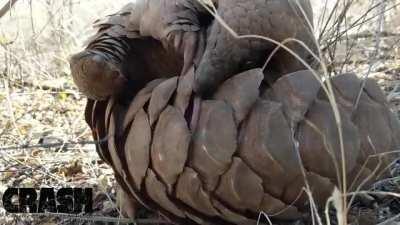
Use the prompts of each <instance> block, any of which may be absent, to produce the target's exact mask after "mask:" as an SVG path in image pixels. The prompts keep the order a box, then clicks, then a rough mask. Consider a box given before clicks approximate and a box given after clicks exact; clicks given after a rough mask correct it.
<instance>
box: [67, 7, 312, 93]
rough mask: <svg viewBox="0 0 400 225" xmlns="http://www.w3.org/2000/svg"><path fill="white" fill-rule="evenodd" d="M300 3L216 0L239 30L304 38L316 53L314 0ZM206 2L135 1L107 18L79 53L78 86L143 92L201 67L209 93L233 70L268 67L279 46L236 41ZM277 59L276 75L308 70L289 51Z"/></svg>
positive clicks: (199, 80) (200, 82)
mask: <svg viewBox="0 0 400 225" xmlns="http://www.w3.org/2000/svg"><path fill="white" fill-rule="evenodd" d="M204 2H205V1H204ZM298 2H299V5H296V3H293V2H291V1H289V0H281V1H277V0H256V1H244V0H222V1H221V0H213V1H212V3H213V4H214V6H215V7H217V9H218V14H219V15H221V17H222V18H223V19H224V20H225V21H226V22H227V23H228V25H229V26H230V27H232V28H233V30H235V31H236V32H238V33H239V34H258V35H263V36H268V37H270V38H272V39H275V40H277V41H283V40H284V39H286V38H297V39H299V40H301V41H303V42H304V43H305V44H306V45H308V46H310V48H311V49H312V50H314V49H315V47H314V45H313V44H314V37H313V35H312V30H311V28H310V27H308V26H307V24H308V23H307V21H306V19H305V18H306V17H307V19H308V20H309V21H312V10H311V6H310V3H309V1H308V0H299V1H298ZM208 6H209V5H208ZM206 7H207V6H206V5H204V4H202V3H200V0H152V1H150V0H138V1H136V2H134V3H129V4H128V5H126V6H125V7H124V8H123V9H122V10H121V11H120V12H118V13H117V14H114V15H111V16H110V17H109V18H108V20H107V21H105V22H99V23H98V26H97V27H98V28H99V32H98V34H97V35H96V36H95V37H94V38H92V40H91V41H90V44H89V45H88V47H87V49H86V50H85V51H83V52H81V53H78V54H76V55H74V56H73V57H72V58H71V61H70V63H71V70H72V75H73V78H74V81H75V83H76V84H77V86H78V88H79V89H80V90H81V91H82V92H83V93H84V94H86V95H87V96H88V97H89V98H92V99H105V98H107V97H108V96H110V95H113V94H117V93H119V92H121V90H126V89H127V88H126V86H129V89H128V90H129V91H130V92H131V93H135V90H132V89H136V88H138V87H143V84H145V83H147V82H148V81H150V80H152V79H154V78H156V77H169V76H172V75H177V74H185V73H186V72H187V71H188V70H189V68H190V67H191V66H192V65H193V64H194V67H196V68H197V71H196V79H195V84H196V90H197V91H198V92H199V93H202V92H205V90H209V89H210V90H212V89H213V88H214V87H215V86H216V85H217V84H218V83H220V82H221V81H222V80H224V79H226V78H227V77H229V76H230V75H232V74H236V73H238V72H241V71H242V70H245V69H251V68H254V67H260V66H262V64H263V62H265V59H266V58H267V57H268V55H269V53H271V52H272V50H273V49H274V48H275V45H274V44H271V43H267V42H265V41H260V40H254V39H252V40H240V41H238V40H236V39H235V38H234V37H233V36H232V35H231V34H229V32H228V31H227V30H226V29H224V28H223V27H222V26H221V25H220V23H219V22H217V21H214V22H212V19H213V17H212V15H211V14H210V13H209V11H208V10H207V8H206ZM300 7H301V8H302V9H303V10H299V9H300ZM210 8H211V7H210ZM303 12H304V14H303ZM283 21H284V23H282V22H283ZM288 46H289V47H290V48H291V49H293V50H294V51H295V52H296V53H297V54H299V55H300V57H302V58H304V59H307V58H308V57H309V55H310V54H307V51H306V50H304V49H303V48H301V47H300V46H298V45H295V44H293V43H289V44H288ZM204 50H205V52H204ZM203 52H204V56H203ZM274 59H276V60H273V61H272V63H271V64H272V66H270V67H268V70H269V71H268V74H269V75H268V76H272V77H271V78H270V79H272V80H273V79H275V78H273V74H274V73H273V72H275V74H282V73H287V72H293V71H296V70H299V69H303V68H304V66H303V65H302V64H301V63H299V62H298V61H297V60H296V59H295V58H293V57H291V56H290V54H288V53H287V52H286V51H278V53H277V56H276V57H274ZM271 71H272V72H271ZM271 74H272V75H271Z"/></svg>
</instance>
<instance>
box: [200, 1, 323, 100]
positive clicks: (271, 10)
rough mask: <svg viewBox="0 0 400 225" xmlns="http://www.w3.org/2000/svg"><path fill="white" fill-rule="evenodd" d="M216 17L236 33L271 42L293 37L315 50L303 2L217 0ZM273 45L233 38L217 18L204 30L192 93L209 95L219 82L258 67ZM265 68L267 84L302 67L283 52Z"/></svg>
mask: <svg viewBox="0 0 400 225" xmlns="http://www.w3.org/2000/svg"><path fill="white" fill-rule="evenodd" d="M217 13H218V15H219V16H220V18H221V19H222V20H223V21H224V22H225V23H226V24H227V25H228V26H229V27H230V28H231V29H232V30H233V31H235V32H236V33H237V34H238V35H260V36H264V37H268V38H270V39H273V40H275V41H277V42H283V41H284V40H285V39H287V38H295V39H298V40H299V41H302V42H303V43H304V44H305V45H307V46H308V47H309V48H310V50H311V51H313V52H316V42H315V38H314V35H313V30H312V21H313V12H312V7H311V4H310V1H309V0H298V1H292V0H252V1H247V0H219V1H218V8H217ZM285 45H286V46H287V47H289V48H290V49H291V50H293V51H294V52H295V53H296V54H298V55H299V57H301V58H302V59H304V60H305V61H306V62H307V63H310V64H312V62H313V60H312V59H313V58H312V57H311V53H310V52H308V51H307V50H305V49H304V48H303V47H302V46H301V45H300V44H297V43H295V42H288V43H286V44H285ZM276 46H277V45H276V44H273V43H271V42H268V41H265V40H261V39H255V38H247V39H237V38H235V37H234V36H233V35H232V34H231V33H230V32H229V31H228V30H227V29H226V28H225V27H224V26H223V25H221V23H220V22H219V21H218V20H214V21H213V24H212V25H211V27H210V30H209V35H208V39H207V47H206V50H205V52H204V55H203V57H202V59H201V62H200V65H198V68H197V71H196V80H195V89H196V91H197V92H198V93H200V94H204V93H212V91H213V90H214V89H215V88H216V87H217V86H218V84H220V83H221V82H222V81H223V80H225V79H227V78H228V77H230V76H232V75H234V74H237V73H239V72H243V71H244V70H248V69H252V68H256V67H261V66H263V64H264V63H265V62H266V59H267V58H268V56H269V55H270V54H271V53H272V52H273V51H274V49H275V47H276ZM273 59H276V60H272V61H271V63H269V65H268V66H267V70H268V74H269V75H268V76H270V77H268V80H270V81H273V80H275V79H276V78H277V77H278V75H279V74H285V73H291V72H295V71H298V70H301V69H304V68H305V66H304V65H303V64H302V63H301V62H300V61H299V60H297V59H296V58H295V57H293V56H292V55H291V54H290V53H289V52H287V51H286V50H283V49H282V50H279V51H278V52H277V54H276V55H275V56H274V57H273Z"/></svg>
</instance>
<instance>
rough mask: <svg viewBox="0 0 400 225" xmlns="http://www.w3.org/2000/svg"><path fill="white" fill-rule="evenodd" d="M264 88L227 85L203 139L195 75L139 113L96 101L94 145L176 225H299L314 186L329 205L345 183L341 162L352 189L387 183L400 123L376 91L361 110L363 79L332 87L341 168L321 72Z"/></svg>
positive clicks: (253, 83)
mask: <svg viewBox="0 0 400 225" xmlns="http://www.w3.org/2000/svg"><path fill="white" fill-rule="evenodd" d="M262 79H263V73H262V72H261V71H260V69H253V70H249V71H245V72H243V73H240V74H237V75H235V76H233V77H231V78H230V79H228V80H227V81H225V82H223V83H222V84H221V85H220V86H219V87H218V89H217V91H216V93H215V94H214V95H213V96H212V97H210V99H208V100H202V102H201V111H200V116H199V122H198V126H197V127H196V129H195V130H193V129H191V128H190V125H189V124H190V117H191V115H192V110H193V109H192V104H193V85H191V84H193V80H194V74H193V73H190V74H188V75H186V76H183V77H180V78H178V77H172V78H169V79H161V80H154V81H153V82H151V83H149V84H148V85H147V86H146V87H144V88H143V89H142V90H140V91H139V92H138V94H137V95H136V96H135V97H134V98H133V99H132V100H131V101H130V104H129V105H125V104H121V103H119V102H118V101H117V100H116V99H114V98H112V99H110V100H108V101H92V100H90V101H89V102H88V105H87V108H86V120H87V122H88V124H89V125H90V127H91V128H92V131H93V136H94V138H95V140H99V141H100V140H103V139H104V138H105V137H108V140H107V141H106V142H103V143H101V144H100V145H98V146H97V148H98V151H99V153H100V155H101V156H102V158H103V159H104V160H105V161H106V162H108V163H109V164H110V165H111V166H112V167H113V168H114V171H115V175H116V177H117V180H118V182H119V183H120V184H121V186H122V187H123V189H124V191H125V192H126V193H127V194H128V195H131V196H135V197H136V199H137V200H138V201H139V202H141V203H142V204H143V205H145V206H147V207H149V208H150V209H153V210H158V211H160V212H161V213H162V214H163V215H164V216H166V217H167V218H169V219H170V220H171V221H172V222H176V223H182V224H188V223H191V222H192V223H197V224H246V225H249V224H257V221H256V220H257V217H258V213H259V212H261V211H263V212H265V213H266V214H268V215H270V216H271V218H272V219H275V220H292V219H293V220H294V219H299V218H301V217H303V216H304V215H305V214H306V213H307V212H308V210H309V206H308V198H307V195H306V194H305V193H304V192H303V191H302V190H303V188H305V185H306V184H305V181H307V182H308V184H309V185H310V188H311V192H312V195H313V198H314V201H315V202H316V203H317V206H319V207H324V206H325V202H326V200H327V198H328V197H329V196H330V195H331V194H332V191H333V189H334V187H335V186H339V183H340V181H341V179H342V177H341V176H340V175H337V173H336V171H341V168H340V165H342V163H341V162H342V160H344V161H345V164H346V172H347V173H346V178H347V180H348V181H349V183H348V187H347V188H348V190H349V191H354V190H356V189H357V188H361V189H364V188H368V187H369V185H370V184H371V183H372V182H374V181H375V179H376V178H381V177H384V176H386V175H387V171H386V169H387V166H388V165H389V164H390V163H391V162H392V160H394V159H395V158H396V157H397V156H396V155H393V154H384V153H388V152H390V151H392V150H395V149H398V148H399V147H400V141H399V140H400V125H399V122H398V121H397V119H396V118H395V116H394V115H393V114H392V113H391V111H390V110H389V109H388V106H387V103H386V100H385V98H384V96H383V94H382V92H381V90H380V89H379V87H378V86H377V84H376V83H375V82H374V81H372V80H368V81H367V82H366V86H365V88H364V89H363V90H362V95H361V99H360V102H359V104H358V107H357V108H356V107H355V102H356V99H357V96H358V90H359V89H360V86H361V83H362V81H361V80H360V79H358V78H357V77H356V76H355V75H353V74H343V75H340V76H336V77H334V78H332V79H331V82H332V84H333V87H334V88H333V90H334V92H335V96H336V99H337V103H338V107H339V112H340V116H341V121H342V132H343V138H344V139H343V143H344V153H345V159H342V158H341V148H340V142H339V133H338V129H337V126H336V121H335V117H334V114H333V111H332V108H331V106H330V104H329V102H328V98H327V96H326V94H325V93H324V92H323V90H322V88H321V86H320V84H319V82H317V81H316V80H315V78H314V77H313V75H312V73H311V72H309V71H298V72H295V73H292V74H288V75H284V76H283V77H281V78H280V79H278V80H277V81H276V82H275V83H274V84H273V85H272V87H270V88H265V87H261V86H260V84H261V81H262ZM249 90H250V91H249ZM377 115H379V118H377ZM338 165H339V166H338ZM337 166H338V167H337ZM302 171H304V174H303V172H302ZM190 221H191V222H190Z"/></svg>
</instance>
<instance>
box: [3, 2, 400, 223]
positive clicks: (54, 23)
mask: <svg viewBox="0 0 400 225" xmlns="http://www.w3.org/2000/svg"><path fill="white" fill-rule="evenodd" d="M7 1H8V0H0V6H2V5H4V4H5V3H6V2H7ZM125 2H127V0H114V1H106V0H85V1H80V0H75V1H73V0H63V1H61V0H35V1H32V0H20V1H19V2H18V3H17V4H16V5H15V7H14V8H13V9H12V10H11V11H10V13H9V14H8V15H6V16H5V17H3V18H1V19H0V81H1V83H0V109H1V110H0V147H5V146H21V145H31V144H37V143H39V142H50V143H52V142H59V141H64V142H78V141H85V140H89V139H90V132H89V130H88V128H87V126H86V123H85V122H84V120H83V115H82V110H83V107H84V104H85V99H84V97H83V96H82V95H81V94H80V93H79V92H78V91H77V89H76V88H75V87H74V85H73V83H72V80H71V77H70V76H69V69H68V63H67V58H68V56H69V55H70V54H71V53H73V52H76V51H79V50H80V49H81V48H82V46H83V45H84V40H86V38H87V37H88V36H89V35H90V34H91V32H93V30H92V29H91V23H92V22H93V21H94V20H95V19H97V18H98V17H99V16H100V15H107V14H109V13H112V12H114V11H115V9H118V8H119V7H121V6H122V5H123V4H124V3H125ZM380 2H381V1H376V0H369V1H367V0H361V1H355V0H338V1H333V0H332V1H331V0H327V1H326V0H313V4H314V8H315V9H316V10H315V11H316V14H317V16H316V17H315V21H314V23H315V24H316V25H317V26H316V29H315V30H316V33H317V36H318V37H319V40H318V41H319V43H320V46H321V61H322V62H323V65H325V66H326V71H325V73H326V74H325V75H331V74H335V73H343V72H349V71H350V72H356V73H357V74H360V75H361V76H365V77H366V76H369V77H372V78H375V79H377V81H378V82H379V84H381V86H382V88H383V89H384V90H385V91H386V93H387V94H388V100H389V102H390V103H391V105H392V106H393V109H394V110H395V111H397V112H400V107H399V104H400V89H399V87H400V82H399V81H400V77H399V72H400V63H399V62H400V61H399V58H400V54H399V51H400V49H399V46H400V43H399V39H400V22H399V21H400V7H398V8H393V9H392V8H391V6H393V5H396V4H398V3H399V2H400V1H398V0H386V1H384V2H385V6H384V7H382V6H381V5H379V6H376V4H378V3H380ZM336 4H338V5H336ZM346 6H349V7H346ZM389 9H390V10H389ZM330 15H332V16H330ZM352 25H354V26H352ZM326 89H327V91H328V92H329V87H326ZM332 104H333V105H334V99H332ZM0 171H7V172H5V173H0V193H2V192H3V191H4V189H5V188H6V187H7V186H35V187H39V186H42V187H43V186H46V185H48V186H54V185H56V186H65V185H67V186H82V185H83V186H95V187H96V190H97V191H98V193H100V192H105V193H107V194H108V196H106V198H105V201H104V199H103V201H102V202H101V206H100V207H99V208H100V210H103V211H107V210H110V209H112V208H114V207H115V205H113V203H112V201H107V198H113V193H112V190H113V187H112V185H111V184H112V182H113V178H112V172H111V170H110V169H109V168H108V167H107V166H105V165H104V164H99V162H98V157H97V154H96V152H95V151H94V148H93V146H91V145H74V146H72V148H69V149H68V150H66V149H64V148H32V149H15V150H7V151H1V152H0ZM99 175H101V176H99ZM338 196H340V194H339V195H338ZM338 201H339V204H336V205H337V206H338V208H340V207H341V206H343V205H341V204H343V202H341V203H340V197H337V198H336V202H338ZM345 206H346V205H345ZM0 208H1V207H0ZM0 210H1V209H0ZM0 215H2V212H1V211H0ZM342 215H343V214H342ZM389 217H390V216H389ZM16 219H20V218H15V217H4V218H2V217H1V216H0V223H1V224H15V223H16ZM37 221H38V224H39V223H40V222H39V221H41V220H37ZM318 221H319V222H318ZM321 221H322V219H321V218H320V217H316V223H317V224H319V223H321ZM46 222H49V221H48V220H46ZM344 223H345V222H344V221H343V220H342V224H344ZM28 224H29V223H28Z"/></svg>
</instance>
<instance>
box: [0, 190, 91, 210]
mask: <svg viewBox="0 0 400 225" xmlns="http://www.w3.org/2000/svg"><path fill="white" fill-rule="evenodd" d="M2 200H3V207H4V208H5V210H6V211H7V212H8V213H68V214H80V213H82V212H84V213H91V212H92V189H91V188H85V189H82V188H62V189H59V190H58V191H57V192H56V191H55V190H54V188H41V189H40V191H37V190H35V189H33V188H9V189H7V190H6V191H5V192H4V195H3V199H2Z"/></svg>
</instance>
